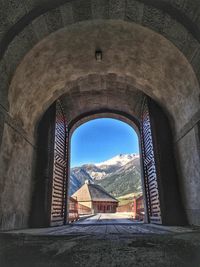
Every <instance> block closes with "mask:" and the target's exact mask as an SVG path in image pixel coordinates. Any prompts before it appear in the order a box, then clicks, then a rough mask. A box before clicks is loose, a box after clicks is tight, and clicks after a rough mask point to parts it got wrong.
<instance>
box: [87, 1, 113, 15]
mask: <svg viewBox="0 0 200 267" xmlns="http://www.w3.org/2000/svg"><path fill="white" fill-rule="evenodd" d="M91 4H92V18H93V19H108V17H109V2H108V1H107V0H93V1H92V3H91Z"/></svg>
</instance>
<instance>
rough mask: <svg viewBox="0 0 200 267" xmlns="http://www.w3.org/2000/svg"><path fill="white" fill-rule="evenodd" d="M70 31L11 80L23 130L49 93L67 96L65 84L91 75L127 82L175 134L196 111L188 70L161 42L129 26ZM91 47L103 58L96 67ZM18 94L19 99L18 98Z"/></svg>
mask: <svg viewBox="0 0 200 267" xmlns="http://www.w3.org/2000/svg"><path fill="white" fill-rule="evenodd" d="M71 27H72V28H66V29H63V30H62V31H59V32H57V33H56V34H52V35H51V36H49V37H48V38H46V39H45V40H43V42H41V44H39V45H37V48H35V49H33V50H32V52H31V53H29V54H28V55H27V56H26V57H25V60H24V62H23V63H21V65H20V67H19V68H18V70H17V73H16V78H14V79H13V82H12V85H11V91H10V96H9V100H10V103H12V107H11V114H12V115H13V116H15V115H14V114H15V113H17V112H18V110H19V111H20V114H21V115H20V117H23V121H24V127H25V128H27V131H28V128H29V127H30V129H33V127H32V126H30V124H31V123H32V122H34V121H35V120H36V118H37V116H38V114H39V113H38V112H39V110H38V108H39V109H40V108H41V107H42V106H44V105H45V102H46V101H49V99H50V98H51V97H53V96H55V95H54V91H57V92H58V90H62V88H65V89H66V92H67V90H68V87H67V86H66V84H67V83H68V82H70V81H76V80H77V79H80V78H81V77H87V76H88V75H90V74H97V73H98V74H101V75H103V74H105V73H112V75H115V77H117V76H120V77H122V76H124V77H129V81H128V83H127V84H131V85H133V86H135V87H136V88H139V89H140V90H142V91H143V92H144V93H147V94H148V95H149V96H151V97H152V98H154V99H155V100H156V101H158V102H159V103H160V104H161V105H163V106H165V108H166V110H167V111H168V112H169V113H170V114H171V116H172V117H173V119H174V122H175V125H176V126H175V127H176V130H175V131H179V130H180V129H181V128H182V127H183V126H184V124H185V122H186V121H187V120H188V119H190V118H191V116H192V115H193V114H194V113H195V112H196V111H197V109H198V106H199V101H198V95H199V88H198V83H197V80H196V78H195V76H194V73H193V71H192V69H191V66H190V65H189V64H188V62H187V61H186V60H185V58H184V57H183V56H182V55H181V53H179V51H178V50H177V49H176V48H175V47H174V46H173V45H172V44H171V43H170V42H168V41H167V40H166V39H164V38H162V37H161V36H160V35H158V34H155V33H154V32H152V31H150V30H148V29H146V28H142V27H140V26H138V25H136V24H134V23H131V24H130V23H125V22H117V21H112V22H107V23H103V24H102V22H96V23H94V22H93V23H91V24H90V23H82V24H79V25H77V26H71ZM102 40H104V42H102ZM97 43H98V44H99V46H100V48H101V49H102V52H103V60H102V62H100V63H99V62H97V61H96V60H95V55H94V53H95V49H96V44H97ZM158 47H159V49H158ZM30 62H32V65H31V66H30ZM36 66H37V68H36ZM112 75H110V77H109V80H110V81H111V80H112ZM25 88H26V89H25ZM47 88H48V95H49V98H48V99H47ZM19 90H20V92H23V93H21V94H19ZM93 90H95V88H94V89H93ZM62 93H63V91H62ZM56 95H57V96H58V95H59V94H56ZM171 95H173V98H172V97H171ZM25 99H26V100H25ZM54 100H55V99H54ZM51 101H53V98H52V100H51ZM21 103H23V108H22V105H21ZM25 103H26V104H25ZM175 103H176V104H175ZM36 107H38V108H36ZM25 110H26V111H25ZM25 114H31V117H30V116H29V117H27V116H26V115H25ZM39 116H40V115H39ZM30 118H32V119H31V120H30ZM26 125H29V126H26Z"/></svg>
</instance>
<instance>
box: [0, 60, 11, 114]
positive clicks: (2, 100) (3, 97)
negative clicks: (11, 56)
mask: <svg viewBox="0 0 200 267" xmlns="http://www.w3.org/2000/svg"><path fill="white" fill-rule="evenodd" d="M0 74H1V76H0V77H1V78H0V105H1V106H3V107H4V108H5V109H7V110H8V108H9V107H8V106H9V105H8V88H9V78H8V74H7V70H6V64H5V61H4V60H1V61H0Z"/></svg>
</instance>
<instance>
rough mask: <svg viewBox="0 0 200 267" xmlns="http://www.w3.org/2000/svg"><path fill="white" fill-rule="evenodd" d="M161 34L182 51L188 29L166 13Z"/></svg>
mask: <svg viewBox="0 0 200 267" xmlns="http://www.w3.org/2000/svg"><path fill="white" fill-rule="evenodd" d="M163 35H164V36H165V37H166V38H167V39H168V40H169V41H171V42H172V43H173V44H174V45H175V46H176V47H178V48H179V49H180V50H181V51H182V50H183V48H184V46H185V45H186V43H187V38H188V31H187V30H186V28H185V27H184V26H183V25H182V24H180V23H178V22H177V21H175V20H174V19H172V18H171V17H170V16H169V15H166V16H165V21H164V27H163Z"/></svg>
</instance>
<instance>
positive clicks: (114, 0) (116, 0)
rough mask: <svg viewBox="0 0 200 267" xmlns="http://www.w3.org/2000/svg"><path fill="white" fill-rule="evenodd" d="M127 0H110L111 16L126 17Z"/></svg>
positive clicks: (111, 17)
mask: <svg viewBox="0 0 200 267" xmlns="http://www.w3.org/2000/svg"><path fill="white" fill-rule="evenodd" d="M125 8H126V3H125V0H110V1H109V18H110V19H124V17H125Z"/></svg>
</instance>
